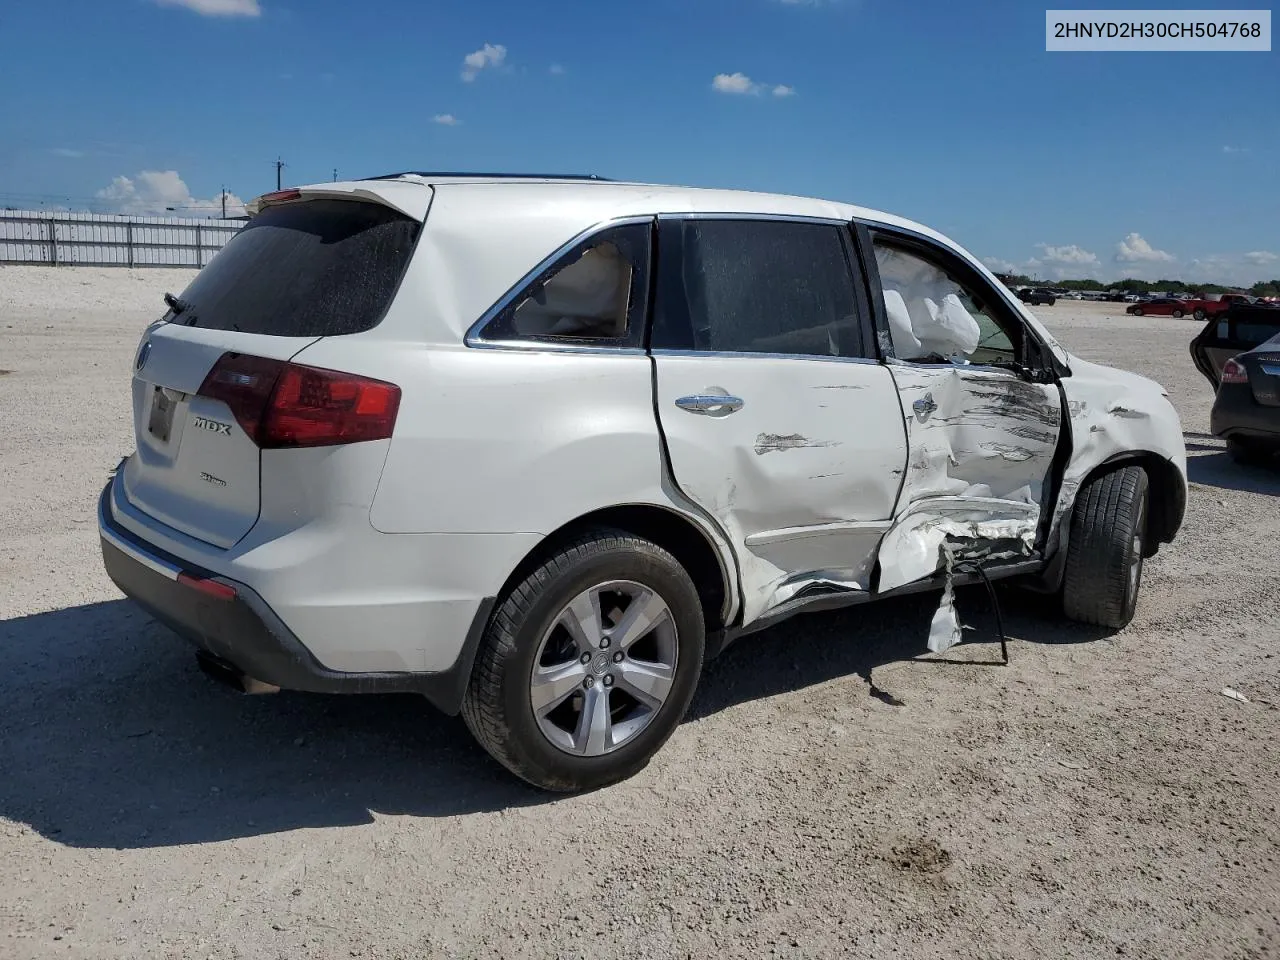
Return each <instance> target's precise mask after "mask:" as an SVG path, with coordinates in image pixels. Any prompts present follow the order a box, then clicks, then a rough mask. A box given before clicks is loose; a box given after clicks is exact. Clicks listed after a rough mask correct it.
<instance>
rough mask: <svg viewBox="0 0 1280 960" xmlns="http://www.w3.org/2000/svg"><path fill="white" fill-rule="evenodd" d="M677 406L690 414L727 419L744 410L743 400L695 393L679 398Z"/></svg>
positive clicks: (721, 395)
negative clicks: (732, 414) (730, 415)
mask: <svg viewBox="0 0 1280 960" xmlns="http://www.w3.org/2000/svg"><path fill="white" fill-rule="evenodd" d="M676 406H677V407H679V408H680V409H681V410H687V411H688V412H689V413H700V414H702V415H703V416H707V417H727V416H728V415H729V414H731V413H736V412H737V411H739V410H741V409H742V406H743V400H742V398H741V397H731V396H729V395H727V394H715V393H695V394H692V395H691V396H688V397H680V398H678V399H677V400H676Z"/></svg>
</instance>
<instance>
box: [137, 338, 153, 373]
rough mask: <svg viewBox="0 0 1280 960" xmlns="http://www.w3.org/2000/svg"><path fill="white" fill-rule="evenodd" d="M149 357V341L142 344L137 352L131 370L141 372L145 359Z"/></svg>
mask: <svg viewBox="0 0 1280 960" xmlns="http://www.w3.org/2000/svg"><path fill="white" fill-rule="evenodd" d="M149 356H151V341H150V340H148V341H147V342H146V343H144V344H143V345H142V347H141V349H139V350H138V359H137V360H135V361H134V364H133V369H135V370H141V369H142V368H143V366H145V365H146V362H147V357H149Z"/></svg>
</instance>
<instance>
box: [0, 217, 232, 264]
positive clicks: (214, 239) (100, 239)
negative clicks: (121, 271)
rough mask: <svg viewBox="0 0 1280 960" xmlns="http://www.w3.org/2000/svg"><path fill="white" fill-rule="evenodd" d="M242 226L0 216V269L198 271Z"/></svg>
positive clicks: (182, 220)
mask: <svg viewBox="0 0 1280 960" xmlns="http://www.w3.org/2000/svg"><path fill="white" fill-rule="evenodd" d="M244 225H245V221H243V220H192V219H186V218H177V217H131V216H116V215H114V214H96V213H41V212H39V211H32V210H0V263H35V264H46V265H49V266H67V265H83V266H107V267H188V268H195V267H203V266H204V265H205V264H207V263H208V262H209V259H210V258H211V257H212V256H213V255H214V254H215V253H217V252H218V251H219V250H221V249H222V247H223V245H224V244H225V243H226V242H227V241H228V240H230V239H231V238H232V237H233V236H235V234H236V232H237V231H238V230H240V229H241V228H242V227H243V226H244Z"/></svg>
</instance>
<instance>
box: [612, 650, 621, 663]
mask: <svg viewBox="0 0 1280 960" xmlns="http://www.w3.org/2000/svg"><path fill="white" fill-rule="evenodd" d="M613 662H614V663H621V662H622V651H621V650H619V651H618V652H617V653H615V654H614V655H613Z"/></svg>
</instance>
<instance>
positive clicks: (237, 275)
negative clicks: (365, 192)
mask: <svg viewBox="0 0 1280 960" xmlns="http://www.w3.org/2000/svg"><path fill="white" fill-rule="evenodd" d="M421 227H422V224H420V223H419V222H418V221H416V220H412V219H410V218H409V217H406V216H405V215H404V214H402V213H399V212H397V211H395V210H392V209H391V208H390V207H386V206H383V205H382V204H379V203H367V202H363V201H355V200H308V201H303V202H294V203H287V204H282V205H280V206H274V207H267V208H266V209H265V210H263V211H262V212H261V213H260V214H258V215H257V216H256V217H254V218H253V219H252V220H251V221H249V225H248V226H247V227H245V228H244V229H243V230H241V231H240V232H239V233H238V234H236V235H235V236H234V237H232V238H231V240H230V242H228V243H227V245H226V246H225V247H223V248H222V250H221V251H219V253H218V254H217V256H215V257H214V258H213V260H211V261H210V262H209V265H208V266H207V267H205V268H204V269H203V270H201V271H200V273H199V274H198V275H197V276H196V279H195V280H194V281H192V283H191V285H190V286H188V287H187V289H186V290H185V291H184V292H183V294H182V298H181V299H182V300H183V301H185V303H186V305H187V307H186V309H185V310H184V311H183V312H182V313H180V314H179V315H178V316H176V317H174V318H173V320H174V322H175V323H180V324H183V325H184V326H193V327H209V328H211V329H215V330H238V331H241V332H243V333H263V334H268V335H271V336H277V337H332V336H340V335H342V334H348V333H360V332H362V331H364V330H369V329H371V328H372V327H375V326H377V324H378V322H379V321H380V320H381V319H382V316H383V314H385V313H386V312H387V308H388V307H389V306H390V305H391V300H392V298H393V297H394V296H395V293H396V289H397V287H399V285H400V278H401V277H402V276H404V271H405V268H406V267H407V266H408V265H409V257H410V256H411V254H412V253H413V246H414V243H415V242H416V240H417V239H418V231H419V230H420V229H421Z"/></svg>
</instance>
